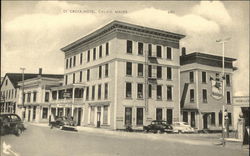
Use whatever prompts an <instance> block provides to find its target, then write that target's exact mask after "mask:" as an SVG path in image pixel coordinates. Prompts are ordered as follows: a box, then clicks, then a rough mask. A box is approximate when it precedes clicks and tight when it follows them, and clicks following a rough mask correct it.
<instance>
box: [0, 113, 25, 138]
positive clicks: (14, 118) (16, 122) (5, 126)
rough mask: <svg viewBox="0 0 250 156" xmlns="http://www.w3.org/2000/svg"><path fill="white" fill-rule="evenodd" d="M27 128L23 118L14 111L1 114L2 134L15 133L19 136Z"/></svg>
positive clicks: (0, 128)
mask: <svg viewBox="0 0 250 156" xmlns="http://www.w3.org/2000/svg"><path fill="white" fill-rule="evenodd" d="M24 130H25V127H24V124H23V122H22V120H21V118H20V117H19V116H18V115H16V114H12V113H6V114H0V134H1V135H5V134H15V135H16V136H19V135H20V134H21V133H22V132H23V131H24Z"/></svg>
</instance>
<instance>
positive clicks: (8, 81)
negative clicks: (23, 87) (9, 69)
mask: <svg viewBox="0 0 250 156" xmlns="http://www.w3.org/2000/svg"><path fill="white" fill-rule="evenodd" d="M34 77H37V74H30V73H27V74H25V75H24V79H29V78H34ZM19 81H22V73H6V74H5V76H4V78H3V81H2V83H1V103H0V111H1V113H7V112H9V113H15V112H16V102H17V99H18V92H19V86H18V85H17V83H18V82H19Z"/></svg>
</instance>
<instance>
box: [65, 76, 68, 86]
mask: <svg viewBox="0 0 250 156" xmlns="http://www.w3.org/2000/svg"><path fill="white" fill-rule="evenodd" d="M67 84H68V75H65V85H67Z"/></svg>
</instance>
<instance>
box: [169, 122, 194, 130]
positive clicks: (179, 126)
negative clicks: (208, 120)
mask: <svg viewBox="0 0 250 156" xmlns="http://www.w3.org/2000/svg"><path fill="white" fill-rule="evenodd" d="M172 127H173V132H174V133H194V132H195V129H194V128H193V127H191V126H190V125H189V124H188V123H187V122H174V123H173V124H172Z"/></svg>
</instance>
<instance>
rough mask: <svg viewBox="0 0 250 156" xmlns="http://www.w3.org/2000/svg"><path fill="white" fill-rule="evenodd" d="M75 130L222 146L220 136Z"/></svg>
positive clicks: (236, 144)
mask: <svg viewBox="0 0 250 156" xmlns="http://www.w3.org/2000/svg"><path fill="white" fill-rule="evenodd" d="M26 124H27V125H29V124H30V125H34V126H40V127H49V125H48V124H47V123H26ZM76 129H77V130H78V131H79V132H88V133H94V134H100V135H103V134H104V135H111V136H113V137H123V138H138V139H146V140H147V139H150V140H155V141H170V142H177V143H185V144H191V145H204V146H218V147H223V146H222V139H221V138H220V134H153V133H143V132H126V131H115V130H111V129H103V128H94V127H83V126H77V127H76ZM225 141H226V144H225V146H224V148H233V149H246V147H244V148H243V146H242V142H241V141H240V140H238V139H234V138H226V139H225Z"/></svg>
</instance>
